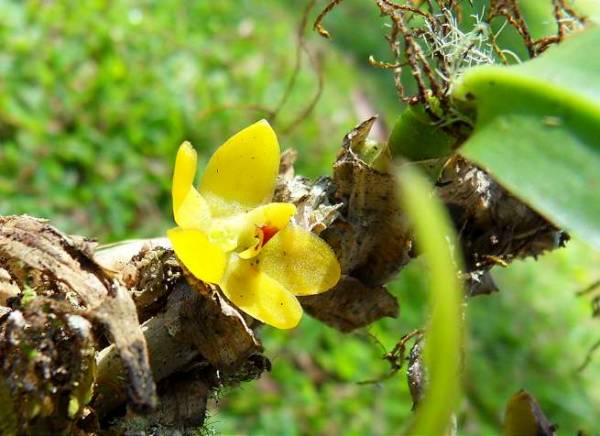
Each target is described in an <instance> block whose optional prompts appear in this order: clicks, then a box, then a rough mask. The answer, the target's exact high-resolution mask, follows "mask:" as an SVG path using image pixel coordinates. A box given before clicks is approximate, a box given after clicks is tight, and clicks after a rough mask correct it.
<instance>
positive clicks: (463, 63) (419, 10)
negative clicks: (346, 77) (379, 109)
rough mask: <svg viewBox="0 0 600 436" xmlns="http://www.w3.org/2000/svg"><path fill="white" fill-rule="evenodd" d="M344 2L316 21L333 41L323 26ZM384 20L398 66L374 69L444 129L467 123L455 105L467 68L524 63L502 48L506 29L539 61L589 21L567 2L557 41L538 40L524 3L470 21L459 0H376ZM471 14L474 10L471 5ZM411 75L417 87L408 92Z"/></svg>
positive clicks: (513, 1) (559, 10)
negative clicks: (498, 22) (388, 77)
mask: <svg viewBox="0 0 600 436" xmlns="http://www.w3.org/2000/svg"><path fill="white" fill-rule="evenodd" d="M342 1H343V0H332V1H330V2H329V4H328V5H327V6H326V7H325V8H324V9H323V11H322V12H321V14H320V15H319V16H318V17H317V19H316V21H315V25H314V27H315V29H316V30H317V31H318V32H319V33H320V34H321V35H322V36H324V37H329V36H330V35H329V32H327V31H326V30H325V29H324V28H323V26H322V25H321V22H322V20H323V18H324V17H325V16H326V15H327V14H328V13H329V12H331V10H332V9H334V8H335V7H336V6H337V5H339V4H340V3H342ZM373 1H374V2H375V4H376V6H377V7H378V9H379V11H380V13H381V15H382V16H383V17H386V18H388V19H389V24H388V25H389V29H390V30H389V32H388V34H387V35H386V40H387V42H388V44H389V46H390V49H391V52H392V56H393V60H392V61H387V62H384V61H380V60H376V59H375V58H373V57H372V56H371V57H370V59H369V62H370V63H371V65H373V66H376V67H379V68H385V69H389V70H391V71H392V72H393V75H394V83H395V87H396V90H397V92H398V95H399V97H400V99H401V100H402V101H403V102H404V103H406V104H417V103H421V104H423V106H424V108H425V110H426V111H427V113H428V114H429V115H430V117H431V118H432V119H433V120H434V121H436V122H437V123H439V124H441V125H446V126H449V125H452V124H457V123H458V124H460V123H465V122H466V123H467V124H468V120H466V119H465V118H464V117H461V116H460V113H459V112H458V111H456V110H455V108H454V105H453V103H452V101H451V94H452V90H453V87H454V85H455V84H456V83H457V82H458V81H459V79H460V77H461V76H462V74H463V72H464V71H465V70H467V69H468V68H471V67H474V66H477V65H483V64H509V63H518V62H520V59H519V58H518V57H517V55H516V54H514V53H513V52H512V51H510V50H509V49H507V48H504V47H501V46H500V45H499V43H498V36H499V35H500V33H501V32H502V31H503V30H504V29H505V28H506V27H507V26H511V27H513V28H514V29H515V30H516V31H517V33H518V34H519V35H520V37H521V39H522V41H523V44H524V46H525V47H526V49H527V52H528V54H529V57H536V56H537V55H539V54H540V53H542V52H543V51H544V50H545V49H546V48H548V47H549V46H550V45H553V44H556V43H558V42H560V41H561V40H562V39H563V38H564V37H565V36H566V35H567V34H568V33H570V32H571V31H573V30H577V29H579V28H581V27H582V26H583V24H584V22H585V18H583V17H582V16H580V15H579V14H578V13H577V12H576V11H575V10H574V9H573V8H571V7H570V6H569V5H568V4H567V0H547V1H549V2H552V5H553V10H554V18H555V21H556V24H557V33H556V35H551V36H546V37H543V38H540V39H537V40H536V39H534V38H533V37H532V35H531V32H530V30H529V28H528V26H527V23H526V22H525V20H524V18H523V14H522V12H521V9H520V7H519V0H491V1H490V2H489V5H488V7H487V8H486V7H485V6H482V8H481V10H480V11H477V12H476V13H475V14H472V15H468V16H466V15H465V13H464V9H465V8H464V6H465V5H466V4H467V1H458V0H412V1H408V0H407V1H393V0H373ZM468 3H469V9H470V10H471V11H472V10H473V4H472V3H471V2H470V1H469V2H468ZM461 5H462V6H461ZM496 19H498V20H502V21H501V25H500V27H499V29H498V30H496V31H494V30H492V22H493V21H494V20H496ZM404 69H408V70H409V71H410V74H411V76H412V78H413V80H414V83H415V84H416V91H415V92H414V93H411V92H409V90H408V89H410V88H412V87H407V86H406V84H407V77H406V76H405V75H403V71H404Z"/></svg>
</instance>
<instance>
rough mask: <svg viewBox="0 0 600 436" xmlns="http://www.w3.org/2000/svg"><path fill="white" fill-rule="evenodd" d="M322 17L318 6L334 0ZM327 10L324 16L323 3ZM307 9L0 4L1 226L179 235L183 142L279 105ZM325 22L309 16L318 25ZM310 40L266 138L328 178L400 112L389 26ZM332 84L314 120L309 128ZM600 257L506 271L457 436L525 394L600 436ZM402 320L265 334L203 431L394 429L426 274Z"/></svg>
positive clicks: (418, 274)
mask: <svg viewBox="0 0 600 436" xmlns="http://www.w3.org/2000/svg"><path fill="white" fill-rule="evenodd" d="M321 3H322V2H321ZM321 3H318V4H321ZM305 4H306V3H305V2H304V1H299V0H298V1H286V2H281V1H275V0H254V1H249V0H246V1H243V0H236V1H218V2H217V1H212V2H206V1H176V0H160V1H159V0H154V1H151V0H113V1H109V0H83V1H76V0H62V1H57V0H55V1H52V0H37V1H35V0H29V1H21V0H0V214H2V215H6V214H20V213H28V214H31V215H36V216H40V217H46V218H49V219H51V220H52V223H53V224H55V225H56V226H58V227H60V228H61V229H62V230H65V231H68V232H72V233H78V234H85V235H88V236H94V237H96V238H98V239H99V240H100V241H102V242H109V241H114V240H120V239H123V238H137V237H148V236H156V235H160V234H162V233H163V232H164V231H165V229H166V228H168V226H170V225H172V218H171V209H170V198H169V189H170V176H171V169H172V163H173V158H174V153H175V151H176V148H177V146H178V145H179V143H180V142H181V141H183V140H184V139H188V140H190V141H192V142H193V143H194V145H195V146H196V147H197V148H198V149H199V150H200V152H201V157H202V159H203V160H204V161H205V160H206V158H207V157H208V156H209V155H210V152H211V150H213V149H214V148H215V147H216V146H218V145H219V144H220V143H221V142H222V141H223V140H224V139H226V138H227V137H229V136H230V135H231V134H232V133H234V132H236V131H237V130H239V129H240V128H242V127H244V126H246V125H248V124H250V123H251V122H252V121H254V120H256V119H259V118H263V117H270V116H272V115H273V113H272V112H273V110H274V109H275V108H277V107H278V106H279V105H280V102H281V101H282V98H283V96H284V95H285V93H286V91H285V90H286V87H287V86H288V83H289V80H290V78H291V77H292V75H293V71H294V64H295V62H296V51H297V33H298V26H299V24H300V22H301V20H302V15H303V10H304V6H305ZM313 17H314V13H313ZM311 22H312V21H310V20H309V26H308V29H307V38H306V41H305V42H306V45H307V46H308V49H309V50H310V51H311V53H313V56H314V57H315V58H316V59H317V61H318V63H319V64H320V73H319V72H317V71H316V70H315V69H314V68H312V67H311V66H310V62H309V60H308V58H307V57H306V55H304V57H303V63H302V67H301V69H300V70H299V73H298V75H297V80H296V83H295V86H294V87H293V90H292V92H291V93H290V94H289V98H287V100H286V101H285V104H284V105H283V106H282V107H281V109H280V110H279V111H278V112H277V114H276V116H275V119H274V121H273V124H274V126H275V129H276V130H277V131H278V132H279V136H280V142H281V144H282V146H283V148H288V147H294V148H297V149H298V150H300V160H299V163H298V166H297V170H298V172H299V173H302V174H304V175H308V176H313V177H314V176H317V175H321V174H327V173H328V172H329V169H330V165H331V162H332V160H333V158H334V156H335V152H336V149H337V148H338V147H339V145H340V143H341V138H342V137H343V135H344V134H345V133H346V132H347V131H348V130H349V129H351V128H352V127H353V126H354V125H355V124H356V123H358V122H359V121H361V120H362V119H364V118H365V117H366V116H368V115H371V114H372V113H375V112H377V113H379V114H380V115H381V116H382V119H383V121H384V124H387V125H389V123H390V122H391V121H392V120H393V119H394V117H395V116H396V115H397V114H398V113H399V110H400V107H399V104H398V103H397V100H396V98H395V95H394V90H393V83H392V80H391V78H390V77H389V76H388V75H387V74H386V73H385V72H382V71H380V70H374V69H373V68H371V67H369V65H368V62H367V58H368V55H369V54H374V55H376V57H378V58H381V59H385V58H386V55H387V46H386V44H385V42H384V40H383V39H382V34H383V31H384V28H383V22H381V21H380V20H379V19H378V17H377V12H376V10H375V8H374V7H373V6H372V5H371V4H370V2H366V1H364V0H347V2H345V4H344V7H342V8H340V9H339V10H338V11H336V12H335V13H334V14H333V15H332V16H331V17H329V18H328V19H327V20H326V24H327V26H328V29H329V30H330V31H331V33H332V34H333V36H334V39H333V40H332V41H330V42H328V41H324V40H322V39H320V38H319V37H318V36H317V35H315V34H314V33H313V32H312V31H310V23H311ZM319 77H321V79H322V81H323V88H322V93H321V95H320V98H319V100H318V103H317V104H316V106H315V107H314V110H313V111H312V112H310V113H309V114H308V116H306V117H303V116H302V115H303V113H304V112H306V111H307V110H308V108H309V105H310V102H311V100H312V99H313V98H314V97H316V95H317V93H318V92H319V89H320V87H319V81H320V78H319ZM599 264H600V254H599V253H598V252H594V251H591V250H590V249H589V248H587V247H586V246H585V244H583V243H580V242H578V241H572V242H571V243H569V244H568V247H567V248H566V249H563V250H559V251H557V252H555V253H552V254H550V255H546V256H544V257H543V258H541V259H540V260H539V261H537V262H535V261H533V260H529V261H526V262H516V263H514V264H513V265H511V266H510V267H509V268H507V269H504V270H498V271H496V274H495V277H496V279H497V281H498V283H499V285H500V287H501V289H502V292H500V293H499V294H496V295H492V296H488V297H479V298H476V299H473V300H472V301H470V303H469V307H468V309H467V321H468V327H469V335H468V349H467V352H466V354H465V359H466V368H467V370H466V374H465V384H466V392H465V401H464V402H463V405H462V408H461V413H460V417H459V420H460V426H459V428H460V429H461V433H462V434H477V435H481V434H497V433H498V430H497V429H498V427H499V424H500V422H501V420H502V416H503V411H504V406H505V402H506V400H507V399H508V398H509V396H510V395H511V394H513V393H514V392H516V391H517V390H518V389H520V388H526V389H528V390H529V391H530V392H531V393H533V394H534V395H535V396H537V398H538V399H539V401H540V403H541V404H542V407H543V408H544V410H545V411H546V413H547V415H548V416H549V417H550V418H551V419H552V420H553V421H554V422H556V423H558V424H559V426H560V434H575V432H576V430H578V429H587V430H588V431H592V432H594V431H595V432H599V431H600V424H599V422H600V418H599V417H598V411H599V410H600V355H598V356H596V359H594V360H592V363H591V364H590V365H589V366H588V367H587V368H586V369H585V370H584V371H583V372H580V373H578V372H577V371H576V369H577V367H578V366H579V365H580V363H581V362H582V361H583V359H584V357H585V355H586V353H587V351H588V349H589V347H590V346H591V345H592V344H593V343H594V342H596V341H597V340H599V339H600V329H598V323H599V322H600V321H597V320H593V319H592V318H591V309H590V305H589V301H587V300H585V299H584V298H576V297H575V296H574V294H575V292H576V291H578V290H580V289H582V288H585V287H586V286H587V285H589V284H590V283H592V282H593V281H595V280H597V279H598V278H600V276H599V273H598V265H599ZM391 287H392V289H393V291H394V293H395V295H396V296H397V297H398V299H399V301H400V305H401V315H400V317H399V318H398V319H395V320H392V319H386V320H382V321H380V322H377V323H375V324H374V325H372V326H371V327H370V328H369V329H368V331H361V332H358V333H355V334H351V335H342V334H341V333H338V332H336V331H334V330H332V329H329V328H327V327H325V326H323V325H322V324H320V323H318V322H316V321H314V320H312V319H310V318H308V317H305V319H304V320H303V321H302V324H301V326H300V327H299V328H298V329H295V330H293V331H291V332H287V331H276V330H274V329H270V328H266V327H265V328H263V329H262V332H261V334H262V336H263V338H264V343H265V349H266V352H267V355H268V356H269V357H271V359H272V362H273V371H272V372H271V374H269V375H267V376H264V377H263V378H261V379H260V380H258V381H256V382H252V383H247V384H244V385H243V386H241V388H239V389H230V390H228V391H226V392H221V393H220V394H219V395H218V396H217V397H216V398H215V399H214V401H213V404H212V412H211V417H210V419H209V430H214V431H215V432H217V433H225V434H228V433H252V434H290V435H294V434H314V433H323V434H342V433H343V434H394V433H398V432H399V431H400V429H401V428H402V426H403V424H404V423H405V422H406V420H407V417H408V416H409V415H410V413H411V412H410V407H411V401H410V396H409V394H408V390H407V387H406V381H405V377H404V374H403V372H399V373H398V374H396V375H395V376H394V377H392V378H390V379H388V380H386V381H382V382H381V383H376V384H360V382H361V381H365V380H371V379H376V378H378V377H380V376H382V375H384V374H386V373H387V371H388V365H387V363H386V362H384V361H383V360H382V359H381V357H382V355H383V354H384V352H385V350H390V349H391V348H392V347H393V345H394V344H395V343H396V342H397V341H398V340H399V338H400V337H401V336H402V335H403V334H405V333H408V332H409V331H411V330H412V329H415V328H418V327H420V326H421V325H422V324H423V321H424V317H425V310H426V308H425V307H424V305H425V301H426V298H425V297H426V292H427V283H426V276H425V271H424V268H423V267H422V265H421V263H420V262H419V261H416V262H413V263H412V264H411V265H410V266H409V267H408V268H407V269H406V270H404V271H403V272H402V273H401V274H400V275H399V277H398V279H397V280H396V281H395V282H394V283H393V284H392V285H391Z"/></svg>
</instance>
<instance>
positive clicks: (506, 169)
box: [455, 28, 600, 247]
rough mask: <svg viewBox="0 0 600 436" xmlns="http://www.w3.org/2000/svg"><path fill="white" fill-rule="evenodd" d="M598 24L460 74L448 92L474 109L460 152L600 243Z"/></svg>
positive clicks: (535, 204)
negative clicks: (530, 54) (534, 54)
mask: <svg viewBox="0 0 600 436" xmlns="http://www.w3.org/2000/svg"><path fill="white" fill-rule="evenodd" d="M599 46H600V29H599V28H591V29H589V30H587V31H585V32H582V33H581V34H578V35H575V36H573V37H571V38H570V39H569V40H567V41H565V42H564V43H563V44H561V45H560V46H558V47H555V48H553V49H551V50H549V51H548V53H546V54H544V55H542V56H540V57H539V58H537V59H534V60H532V61H530V62H527V63H524V64H520V65H518V66H512V67H499V66H488V67H480V68H475V69H473V70H471V71H470V72H468V73H467V74H465V77H464V79H463V81H462V83H461V84H460V86H459V87H457V89H456V91H455V96H456V97H457V98H459V99H463V100H472V101H473V102H474V105H475V107H476V110H477V123H476V126H475V130H474V132H473V134H472V135H471V136H470V137H469V138H468V140H467V141H466V142H465V144H464V145H463V146H462V147H461V149H460V153H461V154H462V155H463V156H465V157H466V158H468V159H470V160H472V161H473V162H475V163H477V164H478V165H480V166H482V167H483V168H484V169H485V170H486V171H489V172H490V173H491V174H492V175H493V176H494V177H495V178H496V179H497V180H498V181H499V182H500V183H501V184H503V185H504V186H505V187H506V188H507V189H508V190H509V191H510V192H512V193H513V194H515V195H516V196H517V197H519V198H521V199H522V200H523V201H525V202H526V203H528V204H529V205H530V206H532V207H533V208H534V209H535V210H537V211H538V212H540V213H541V214H542V215H544V216H545V217H546V218H548V219H549V220H550V221H551V222H554V223H555V224H556V225H558V226H560V227H563V228H565V229H567V230H569V231H572V232H573V233H574V234H576V235H578V236H579V237H581V238H582V239H585V240H587V241H588V242H589V243H591V244H592V245H593V246H595V247H600V58H599V57H596V56H593V55H592V53H594V49H597V47H599Z"/></svg>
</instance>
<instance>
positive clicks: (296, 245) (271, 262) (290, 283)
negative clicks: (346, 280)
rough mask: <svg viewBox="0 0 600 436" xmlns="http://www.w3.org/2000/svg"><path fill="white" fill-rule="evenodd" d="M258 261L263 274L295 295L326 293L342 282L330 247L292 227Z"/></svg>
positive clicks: (278, 235) (313, 236)
mask: <svg viewBox="0 0 600 436" xmlns="http://www.w3.org/2000/svg"><path fill="white" fill-rule="evenodd" d="M257 259H258V261H259V267H260V269H261V271H263V272H264V273H266V274H268V275H269V276H270V277H272V278H273V279H275V280H277V281H278V282H279V283H281V284H282V285H283V286H285V287H286V288H287V289H289V290H290V291H291V292H292V293H293V294H295V295H314V294H319V293H321V292H325V291H326V290H328V289H330V288H332V287H333V286H334V285H335V284H336V283H337V282H338V280H339V279H340V264H339V262H338V260H337V258H336V257H335V254H334V252H333V250H332V249H331V247H330V246H329V245H327V243H326V242H325V241H323V240H322V239H321V238H319V237H318V236H316V235H315V234H313V233H311V232H309V231H308V230H305V229H303V228H302V227H299V226H296V225H292V224H290V225H288V226H287V227H286V228H284V229H283V230H281V231H280V232H278V233H277V234H276V235H275V236H274V237H273V239H271V240H270V241H269V242H267V243H266V244H265V246H264V247H263V248H262V250H261V252H260V254H259V255H258V257H257Z"/></svg>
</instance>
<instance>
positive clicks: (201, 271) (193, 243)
mask: <svg viewBox="0 0 600 436" xmlns="http://www.w3.org/2000/svg"><path fill="white" fill-rule="evenodd" d="M167 236H168V237H169V239H170V241H171V244H172V245H173V250H174V251H175V254H176V255H177V258H178V259H179V260H180V261H181V263H183V264H184V265H185V267H186V268H187V269H188V270H189V271H190V272H191V273H192V274H193V275H194V276H195V277H197V278H198V279H200V280H202V281H204V282H208V283H219V281H221V279H222V277H223V273H224V272H225V267H226V266H227V256H226V254H225V252H224V251H223V250H221V249H220V248H219V247H218V246H217V245H215V244H211V243H210V242H209V241H208V238H207V237H206V235H205V234H204V233H203V232H201V231H200V230H186V229H181V228H174V229H170V230H168V231H167Z"/></svg>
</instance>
